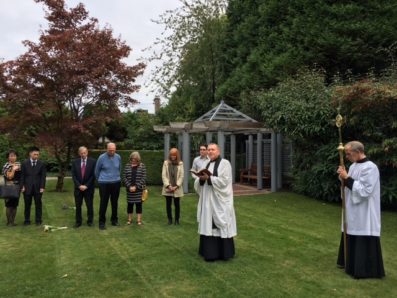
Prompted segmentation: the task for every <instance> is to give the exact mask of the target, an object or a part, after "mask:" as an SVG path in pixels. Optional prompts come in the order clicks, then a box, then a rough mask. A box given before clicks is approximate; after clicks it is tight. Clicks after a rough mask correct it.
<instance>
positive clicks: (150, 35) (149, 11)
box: [0, 0, 181, 112]
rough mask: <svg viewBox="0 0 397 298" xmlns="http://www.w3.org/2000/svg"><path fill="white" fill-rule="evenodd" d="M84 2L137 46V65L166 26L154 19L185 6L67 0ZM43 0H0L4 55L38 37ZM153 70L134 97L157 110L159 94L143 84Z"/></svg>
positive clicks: (150, 0) (155, 0)
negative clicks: (144, 50)
mask: <svg viewBox="0 0 397 298" xmlns="http://www.w3.org/2000/svg"><path fill="white" fill-rule="evenodd" d="M80 2H81V3H83V4H84V5H85V7H86V9H87V10H88V12H89V15H90V17H95V18H97V19H98V21H99V25H100V26H101V27H103V26H104V25H106V24H109V25H110V26H111V27H112V28H113V32H114V36H115V37H118V36H120V37H121V39H122V40H124V41H126V43H127V44H128V45H129V46H130V47H131V48H132V49H133V51H132V53H131V54H130V57H129V59H128V60H127V63H128V64H129V65H133V64H136V63H137V59H138V58H139V57H142V56H147V55H148V53H146V54H145V53H143V52H142V50H143V49H144V48H146V47H148V46H149V45H151V44H152V43H153V41H154V40H155V38H156V37H159V36H160V34H161V32H162V31H163V27H161V26H160V25H157V24H155V23H153V22H151V20H152V19H158V16H159V15H160V14H162V13H164V12H165V11H166V10H170V9H174V8H176V7H179V6H181V3H180V1H179V0H80V1H79V0H66V4H67V6H68V7H69V8H70V7H74V6H76V4H77V3H80ZM46 23H47V21H46V20H45V19H44V10H43V4H42V3H36V2H34V1H33V0H0V59H1V58H3V59H4V60H12V59H15V58H16V57H18V56H19V55H21V54H22V53H24V52H26V48H25V47H24V46H23V45H22V41H23V40H31V41H34V42H37V41H38V36H39V30H40V28H43V26H44V28H45V26H46ZM149 73H150V66H149V68H147V69H146V71H145V75H144V76H143V78H142V79H140V80H139V82H138V83H139V84H140V85H141V91H140V92H139V94H136V95H135V96H134V97H135V98H136V99H138V100H139V101H140V104H139V105H136V106H134V107H133V109H137V108H142V109H147V110H149V112H153V110H154V108H153V98H154V96H155V94H152V93H150V90H148V89H147V88H145V86H143V82H144V81H145V80H147V77H148V75H149Z"/></svg>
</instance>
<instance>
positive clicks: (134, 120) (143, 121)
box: [118, 112, 163, 150]
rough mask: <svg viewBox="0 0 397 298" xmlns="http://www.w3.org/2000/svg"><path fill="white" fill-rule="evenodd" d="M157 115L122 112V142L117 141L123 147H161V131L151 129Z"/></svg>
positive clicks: (156, 120)
mask: <svg viewBox="0 0 397 298" xmlns="http://www.w3.org/2000/svg"><path fill="white" fill-rule="evenodd" d="M157 122H158V117H156V116H155V115H153V114H149V113H147V112H134V113H131V112H127V113H124V114H122V120H121V123H122V125H123V127H124V130H125V132H126V138H125V139H124V142H123V143H118V144H120V145H121V146H122V148H123V149H136V150H157V149H162V142H161V140H162V138H163V135H162V134H161V133H158V132H155V131H154V130H153V125H155V124H156V123H157Z"/></svg>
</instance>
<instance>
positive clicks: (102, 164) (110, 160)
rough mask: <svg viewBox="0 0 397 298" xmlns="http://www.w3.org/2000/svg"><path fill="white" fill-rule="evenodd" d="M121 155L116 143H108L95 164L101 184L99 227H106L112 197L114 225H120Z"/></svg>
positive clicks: (102, 228)
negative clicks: (118, 212) (118, 213)
mask: <svg viewBox="0 0 397 298" xmlns="http://www.w3.org/2000/svg"><path fill="white" fill-rule="evenodd" d="M120 171H121V157H120V155H119V154H117V153H116V144H114V143H108V144H107V149H106V152H105V153H103V154H101V155H100V156H99V158H98V160H97V163H96V166H95V177H96V179H97V181H98V185H99V196H100V205H99V229H101V230H104V229H106V226H105V224H106V209H107V207H108V202H109V198H110V204H111V206H112V216H111V218H110V220H111V222H112V226H119V222H118V217H117V208H118V200H119V194H120V186H121V178H120Z"/></svg>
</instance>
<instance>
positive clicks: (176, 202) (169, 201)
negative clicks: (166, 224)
mask: <svg viewBox="0 0 397 298" xmlns="http://www.w3.org/2000/svg"><path fill="white" fill-rule="evenodd" d="M172 199H174V206H175V220H179V217H180V214H181V207H180V199H181V198H174V197H169V196H166V197H165V201H166V208H167V217H168V219H169V220H172V209H171V207H172Z"/></svg>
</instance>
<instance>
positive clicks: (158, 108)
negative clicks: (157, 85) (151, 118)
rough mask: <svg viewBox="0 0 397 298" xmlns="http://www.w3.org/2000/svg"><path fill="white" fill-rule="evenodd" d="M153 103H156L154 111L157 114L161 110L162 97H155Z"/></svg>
mask: <svg viewBox="0 0 397 298" xmlns="http://www.w3.org/2000/svg"><path fill="white" fill-rule="evenodd" d="M153 103H154V113H155V114H157V113H158V112H159V111H160V105H161V102H160V97H158V96H156V97H155V98H154V99H153Z"/></svg>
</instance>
